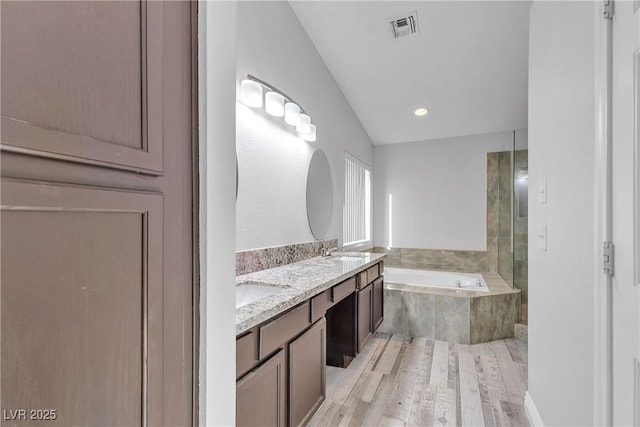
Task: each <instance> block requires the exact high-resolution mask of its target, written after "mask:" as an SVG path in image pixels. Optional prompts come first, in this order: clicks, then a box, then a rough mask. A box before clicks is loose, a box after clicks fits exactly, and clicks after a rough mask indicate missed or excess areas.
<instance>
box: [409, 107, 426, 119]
mask: <svg viewBox="0 0 640 427" xmlns="http://www.w3.org/2000/svg"><path fill="white" fill-rule="evenodd" d="M428 112H429V110H427V109H426V108H424V107H420V108H417V109H416V111H414V112H413V114H415V115H416V116H418V117H422V116H426V115H427V113H428Z"/></svg>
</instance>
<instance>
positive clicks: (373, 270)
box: [360, 264, 380, 288]
mask: <svg viewBox="0 0 640 427" xmlns="http://www.w3.org/2000/svg"><path fill="white" fill-rule="evenodd" d="M378 277H380V264H376V265H374V266H371V267H369V268H367V285H368V284H369V283H371V282H373V281H374V280H376V279H377V278H378ZM360 287H361V288H363V287H364V286H360Z"/></svg>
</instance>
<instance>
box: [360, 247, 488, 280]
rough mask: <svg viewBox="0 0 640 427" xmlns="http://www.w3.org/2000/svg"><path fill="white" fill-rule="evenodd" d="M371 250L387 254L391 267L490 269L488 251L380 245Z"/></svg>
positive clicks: (466, 270)
mask: <svg viewBox="0 0 640 427" xmlns="http://www.w3.org/2000/svg"><path fill="white" fill-rule="evenodd" d="M371 251H372V252H374V253H382V254H386V255H387V258H386V259H385V264H386V265H388V266H389V267H400V268H419V269H427V270H445V271H458V272H462V273H483V272H486V271H490V268H489V254H488V252H486V251H452V250H445V249H411V248H383V247H380V246H376V247H375V248H373V249H371Z"/></svg>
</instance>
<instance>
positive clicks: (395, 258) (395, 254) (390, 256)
mask: <svg viewBox="0 0 640 427" xmlns="http://www.w3.org/2000/svg"><path fill="white" fill-rule="evenodd" d="M362 252H374V253H378V254H387V257H386V258H385V260H384V264H385V265H388V266H389V267H400V249H399V248H384V247H382V246H376V247H374V248H372V249H370V250H367V251H362Z"/></svg>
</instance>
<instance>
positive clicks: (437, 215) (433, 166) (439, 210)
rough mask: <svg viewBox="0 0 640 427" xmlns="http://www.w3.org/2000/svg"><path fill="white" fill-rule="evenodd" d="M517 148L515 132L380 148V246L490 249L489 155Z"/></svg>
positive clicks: (520, 135) (522, 137)
mask: <svg viewBox="0 0 640 427" xmlns="http://www.w3.org/2000/svg"><path fill="white" fill-rule="evenodd" d="M526 137H527V133H526V130H520V131H518V132H517V134H516V141H517V143H518V146H519V147H520V146H524V147H526ZM512 147H513V136H512V132H501V133H492V134H486V135H471V136H465V137H456V138H445V139H435V140H429V141H422V142H412V143H404V144H391V145H382V146H376V147H375V150H374V157H375V161H374V171H375V176H374V241H375V244H376V246H393V247H402V248H423V249H461V250H486V235H487V159H486V154H487V153H488V152H494V151H510V150H511V149H512ZM390 196H391V198H392V203H391V204H392V209H391V212H390V210H389V197H390ZM390 215H391V219H392V221H391V224H390V222H389V216H390ZM390 237H391V241H390Z"/></svg>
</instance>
